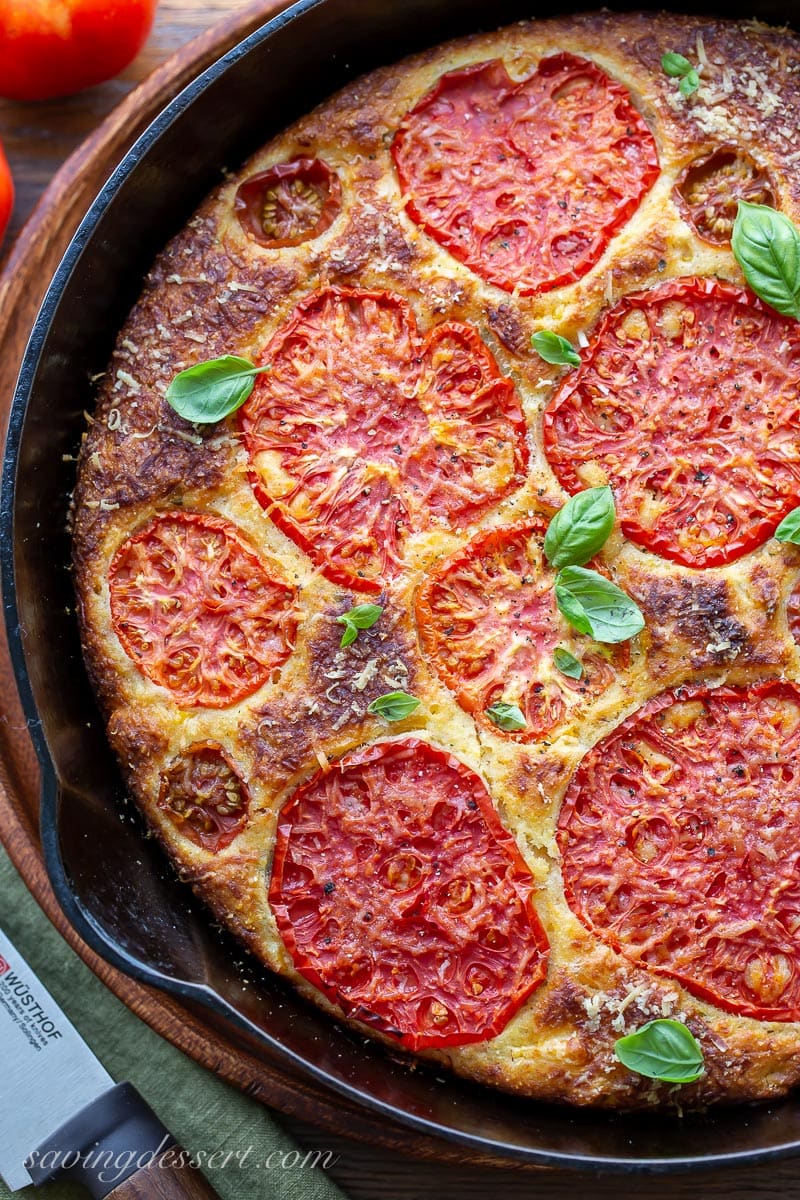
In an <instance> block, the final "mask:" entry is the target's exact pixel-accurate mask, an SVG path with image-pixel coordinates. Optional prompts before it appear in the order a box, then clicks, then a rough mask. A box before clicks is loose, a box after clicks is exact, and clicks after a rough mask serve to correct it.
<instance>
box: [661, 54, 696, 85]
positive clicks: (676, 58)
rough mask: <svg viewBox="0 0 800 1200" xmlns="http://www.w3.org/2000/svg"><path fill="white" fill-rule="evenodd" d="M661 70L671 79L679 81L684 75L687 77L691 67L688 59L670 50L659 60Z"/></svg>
mask: <svg viewBox="0 0 800 1200" xmlns="http://www.w3.org/2000/svg"><path fill="white" fill-rule="evenodd" d="M661 70H662V71H664V72H665V74H667V75H670V76H671V77H672V78H673V79H681V78H683V76H684V75H688V74H689V72H690V71H691V70H693V67H692V64H691V63H690V62H689V60H688V58H684V57H683V55H682V54H676V53H675V52H674V51H673V50H670V51H668V52H667V53H666V54H665V55H664V56H663V57H662V59H661Z"/></svg>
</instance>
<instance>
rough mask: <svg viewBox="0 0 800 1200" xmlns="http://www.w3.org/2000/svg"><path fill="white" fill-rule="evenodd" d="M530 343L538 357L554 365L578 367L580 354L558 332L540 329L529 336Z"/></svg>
mask: <svg viewBox="0 0 800 1200" xmlns="http://www.w3.org/2000/svg"><path fill="white" fill-rule="evenodd" d="M531 345H532V346H533V348H534V350H535V351H536V353H537V354H538V355H539V357H540V358H543V359H544V361H545V362H546V363H552V364H553V366H556V367H579V366H580V365H581V356H580V354H578V352H577V350H576V349H575V348H574V346H573V345H572V343H571V342H568V341H567V339H566V338H565V337H562V336H561V334H560V333H553V332H552V330H550V329H540V330H539V331H538V333H534V334H533V336H532V337H531Z"/></svg>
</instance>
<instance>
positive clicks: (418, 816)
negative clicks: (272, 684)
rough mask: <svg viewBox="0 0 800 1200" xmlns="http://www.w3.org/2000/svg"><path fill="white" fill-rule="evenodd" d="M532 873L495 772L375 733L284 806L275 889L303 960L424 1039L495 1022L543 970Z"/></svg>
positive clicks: (490, 1033)
mask: <svg viewBox="0 0 800 1200" xmlns="http://www.w3.org/2000/svg"><path fill="white" fill-rule="evenodd" d="M533 887H534V883H533V879H532V877H531V875H530V872H529V871H528V869H527V867H526V866H525V863H524V862H523V860H522V857H521V856H520V853H519V850H518V849H517V846H516V842H515V841H514V839H513V838H512V837H511V836H510V834H508V833H507V832H506V831H505V829H504V828H503V826H502V825H501V824H500V821H499V819H498V817H497V814H496V813H495V811H494V808H493V806H492V802H491V800H490V798H489V794H488V792H487V791H486V787H485V785H484V784H483V782H482V780H481V779H480V778H479V777H478V776H477V775H476V774H475V773H474V771H471V770H470V769H469V768H468V767H466V766H465V765H464V763H462V762H460V761H459V760H458V759H457V758H454V757H453V756H452V755H451V754H446V753H445V752H444V751H442V750H439V749H437V748H436V747H435V746H431V745H430V744H429V743H427V742H423V741H420V740H419V739H417V738H403V739H399V740H397V741H387V742H376V743H374V744H373V745H372V746H369V747H368V748H367V749H365V750H360V751H358V752H356V753H355V754H350V755H348V756H346V757H345V758H343V759H341V760H340V761H339V762H338V763H335V764H334V766H333V767H332V768H331V769H330V770H328V771H323V772H320V773H318V774H317V775H315V776H314V777H313V778H312V779H310V780H309V781H308V782H307V783H306V784H304V785H303V786H302V787H301V788H300V789H299V790H298V791H297V792H296V793H295V795H294V796H293V797H292V799H291V800H290V801H289V802H288V803H287V804H286V805H285V806H284V808H283V810H282V812H281V814H280V818H279V823H278V837H277V843H276V848H275V860H274V865H273V870H272V882H271V884H270V890H269V898H270V903H271V905H272V909H273V911H274V913H275V917H276V920H277V922H278V928H279V930H280V933H281V937H282V938H283V940H284V942H285V944H286V946H287V948H288V950H289V952H290V953H291V955H292V958H293V960H294V963H295V966H296V967H297V969H298V971H300V973H301V974H302V975H304V976H305V977H306V979H308V980H310V981H311V983H313V984H314V985H315V986H316V987H318V988H319V989H320V991H322V992H323V993H324V994H325V995H326V996H327V997H328V998H329V999H330V1000H332V1001H333V1002H334V1003H335V1004H338V1005H339V1006H340V1008H342V1009H343V1010H344V1012H345V1013H347V1014H348V1015H350V1016H353V1017H355V1018H357V1019H358V1020H359V1021H362V1022H364V1023H365V1024H368V1025H372V1026H373V1027H374V1028H376V1029H379V1030H381V1031H382V1032H383V1033H387V1034H389V1035H390V1036H392V1037H394V1038H397V1039H398V1041H399V1042H400V1044H401V1045H403V1046H406V1047H408V1048H409V1049H411V1050H419V1049H422V1048H423V1047H425V1046H455V1045H462V1044H464V1043H466V1042H477V1041H484V1040H486V1039H488V1038H490V1037H494V1036H495V1035H496V1034H498V1033H499V1032H500V1031H501V1030H502V1029H503V1028H504V1027H505V1026H506V1025H507V1024H508V1022H509V1021H510V1019H511V1017H512V1016H513V1015H514V1013H515V1012H516V1011H517V1009H518V1008H519V1006H520V1005H521V1004H522V1002H523V1000H524V999H525V998H526V997H527V996H529V995H530V993H531V992H532V991H533V990H534V988H536V987H538V985H539V984H540V983H541V982H542V980H543V979H544V976H545V972H546V963H547V955H548V942H547V938H546V935H545V933H544V930H543V929H542V926H541V924H540V922H539V918H538V917H537V915H536V911H535V909H534V907H533V904H532V901H531V893H532V891H533Z"/></svg>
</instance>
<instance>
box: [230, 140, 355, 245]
mask: <svg viewBox="0 0 800 1200" xmlns="http://www.w3.org/2000/svg"><path fill="white" fill-rule="evenodd" d="M341 206H342V188H341V185H340V183H339V177H338V175H337V174H336V173H335V172H334V171H332V170H331V169H330V167H329V166H328V165H327V163H324V162H323V161H322V160H321V159H319V158H296V159H292V161H291V162H282V163H276V164H275V165H274V166H272V167H269V168H268V169H267V170H266V171H259V173H258V174H257V175H251V176H250V178H249V179H245V181H244V183H243V184H241V185H240V187H239V190H238V191H237V193H236V199H235V200H234V209H235V211H236V215H237V216H238V218H239V223H240V224H241V226H242V229H244V231H245V233H247V234H249V235H250V237H252V238H254V239H255V241H257V242H260V243H261V245H262V246H268V247H270V249H273V250H277V249H279V248H281V247H283V246H299V245H300V244H301V242H307V241H309V240H310V239H311V238H316V237H319V235H320V234H321V233H324V232H325V230H326V229H329V228H330V226H331V225H332V224H333V222H334V221H335V220H336V218H337V217H338V215H339V211H340V209H341Z"/></svg>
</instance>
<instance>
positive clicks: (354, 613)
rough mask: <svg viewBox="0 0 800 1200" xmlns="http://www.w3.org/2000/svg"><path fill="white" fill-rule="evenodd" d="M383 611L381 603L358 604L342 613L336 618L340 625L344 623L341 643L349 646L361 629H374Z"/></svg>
mask: <svg viewBox="0 0 800 1200" xmlns="http://www.w3.org/2000/svg"><path fill="white" fill-rule="evenodd" d="M382 612H383V609H382V608H381V606H380V604H357V605H356V606H355V608H351V609H349V610H348V611H347V612H346V613H342V615H341V616H340V617H337V618H336V620H337V621H338V622H339V624H340V625H344V633H343V634H342V640H341V641H340V642H339V645H340V646H349V645H351V644H352V643H353V642H354V641H355V640H356V638H357V637H358V632H359V630H360V629H372V626H373V625H374V624H375V622H376V621H377V620H378V618H379V617H380V615H381V613H382Z"/></svg>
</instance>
